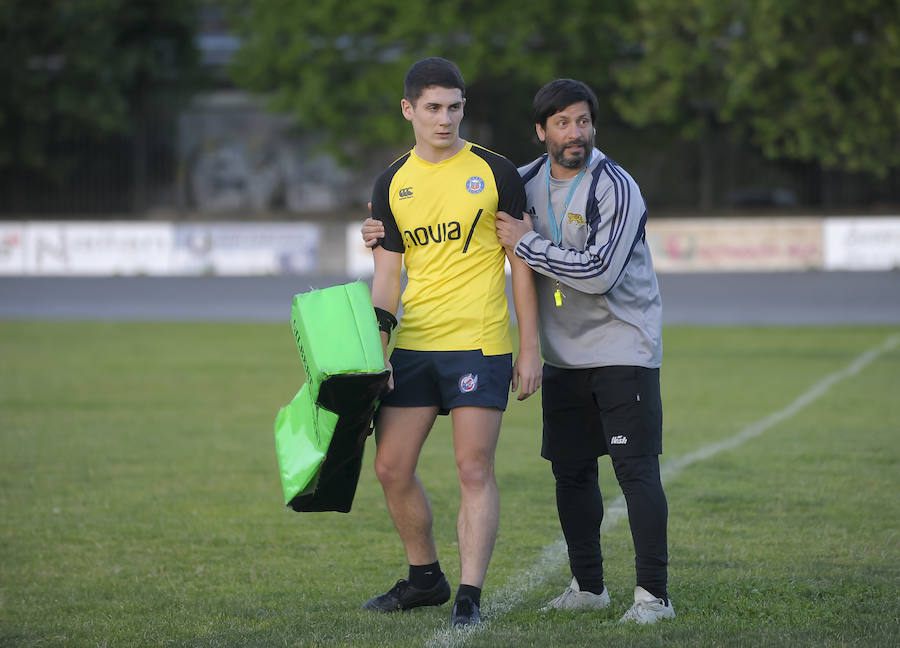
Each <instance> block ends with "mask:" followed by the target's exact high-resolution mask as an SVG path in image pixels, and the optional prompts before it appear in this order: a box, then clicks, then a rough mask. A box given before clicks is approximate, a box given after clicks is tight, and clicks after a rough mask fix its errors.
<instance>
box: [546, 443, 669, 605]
mask: <svg viewBox="0 0 900 648" xmlns="http://www.w3.org/2000/svg"><path fill="white" fill-rule="evenodd" d="M612 464H613V469H614V470H615V473H616V478H617V479H618V480H619V486H620V487H621V488H622V492H623V493H624V495H625V502H626V505H627V506H628V523H629V525H630V526H631V538H632V540H633V542H634V554H635V559H634V565H635V571H636V575H637V579H636V582H637V584H638V585H640V586H641V587H643V588H644V589H646V590H647V591H648V592H650V593H651V594H653V595H654V596H658V597H660V598H668V592H667V591H666V579H667V565H668V562H669V561H668V553H667V541H666V523H667V518H668V514H669V508H668V504H667V503H666V495H665V493H664V492H663V488H662V481H661V480H660V476H659V458H658V457H657V456H656V455H646V456H640V457H621V458H618V459H613V460H612ZM552 466H553V475H554V477H555V478H556V507H557V511H558V512H559V522H560V524H561V525H562V530H563V535H564V536H565V538H566V543H567V544H568V546H569V565H570V566H571V569H572V575H573V576H575V578H576V579H577V580H578V584H579V586H580V587H581V589H582V590H586V591H590V592H594V593H600V591H601V589H602V587H603V553H602V552H601V549H600V523H601V522H602V521H603V497H602V495H601V494H600V487H599V485H598V483H597V460H596V459H594V458H591V459H586V460H583V461H554V462H552Z"/></svg>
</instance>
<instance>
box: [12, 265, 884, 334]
mask: <svg viewBox="0 0 900 648" xmlns="http://www.w3.org/2000/svg"><path fill="white" fill-rule="evenodd" d="M352 280H353V279H352V278H348V277H340V276H324V275H311V276H278V277H165V278H161V277H127V278H126V277H104V278H85V277H77V278H61V277H4V278H0V319H7V320H9V319H18V320H26V319H27V320H32V319H33V320H104V321H110V320H122V321H220V322H221V321H234V322H287V321H288V320H289V318H290V309H291V300H292V297H293V295H295V294H296V293H300V292H305V291H308V290H311V289H314V288H325V287H327V286H333V285H336V284H340V283H346V282H348V281H352ZM659 282H660V291H661V293H662V299H663V322H664V324H666V325H677V324H688V325H700V326H727V325H787V326H791V325H794V326H801V325H838V324H847V325H855V324H868V325H874V324H881V325H891V324H900V272H897V271H894V272H791V273H732V274H661V275H659ZM507 291H508V286H507ZM539 297H540V296H539Z"/></svg>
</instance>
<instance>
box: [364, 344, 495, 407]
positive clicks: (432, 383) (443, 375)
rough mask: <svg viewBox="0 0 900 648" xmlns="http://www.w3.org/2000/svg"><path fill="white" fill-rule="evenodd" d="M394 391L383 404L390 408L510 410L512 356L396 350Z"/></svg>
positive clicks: (393, 362)
mask: <svg viewBox="0 0 900 648" xmlns="http://www.w3.org/2000/svg"><path fill="white" fill-rule="evenodd" d="M391 366H392V367H393V369H394V391H392V392H391V393H390V394H388V395H387V396H386V397H385V398H384V399H383V400H382V401H381V404H382V405H386V406H389V407H423V406H432V405H437V407H438V409H439V413H440V414H449V413H450V410H451V409H453V408H454V407H469V406H474V407H496V408H497V409H500V410H505V409H506V404H507V400H508V399H509V383H510V380H512V354H511V353H504V354H501V355H492V356H486V355H484V354H483V353H482V352H481V351H480V350H475V351H411V350H409V349H394V351H393V353H391Z"/></svg>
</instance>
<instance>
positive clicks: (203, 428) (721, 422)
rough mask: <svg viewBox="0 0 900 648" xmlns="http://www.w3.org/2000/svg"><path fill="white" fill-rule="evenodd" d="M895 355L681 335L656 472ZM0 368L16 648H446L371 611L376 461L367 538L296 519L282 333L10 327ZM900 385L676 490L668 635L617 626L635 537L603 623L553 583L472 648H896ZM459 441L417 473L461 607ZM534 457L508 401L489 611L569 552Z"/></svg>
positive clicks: (878, 335) (428, 621) (531, 420)
mask: <svg viewBox="0 0 900 648" xmlns="http://www.w3.org/2000/svg"><path fill="white" fill-rule="evenodd" d="M896 333H897V331H896V329H887V328H874V327H873V328H824V327H819V328H669V329H666V331H665V345H666V350H665V361H664V368H663V378H662V380H663V399H664V408H665V435H664V445H665V454H664V455H663V457H662V460H663V462H664V463H665V462H666V461H667V460H671V459H674V458H676V457H678V456H682V455H685V454H687V453H689V452H691V451H693V450H695V449H697V448H699V447H701V446H704V445H706V444H709V443H712V442H714V441H717V440H721V439H725V438H728V437H731V436H732V435H734V434H736V433H737V432H739V431H740V430H741V429H743V428H744V427H745V426H747V425H749V424H751V423H753V422H754V421H758V420H760V419H763V418H764V417H766V416H767V415H769V414H771V413H772V412H775V411H778V410H780V409H783V408H784V407H786V406H787V405H789V404H790V403H791V402H793V401H794V399H796V398H797V397H798V396H799V395H801V394H802V393H804V392H806V391H807V390H809V389H810V388H811V387H812V386H813V385H814V384H816V383H817V382H818V381H820V380H821V379H822V378H823V377H824V376H826V375H828V374H830V373H833V372H835V371H839V370H841V369H843V368H844V367H846V366H847V365H848V364H849V363H850V362H852V361H853V359H855V358H856V357H858V356H859V355H860V354H861V353H862V352H864V351H865V350H867V349H869V348H873V347H876V346H878V345H880V344H881V343H882V342H883V341H884V340H885V339H886V338H887V337H888V336H890V335H892V334H896ZM0 361H2V371H0V510H2V515H3V518H2V520H3V524H2V528H0V547H2V554H0V645H3V646H138V645H141V646H422V645H424V644H426V643H427V642H429V640H433V639H434V638H435V637H439V638H440V637H441V636H443V635H441V634H440V633H441V632H442V631H443V630H444V629H445V627H446V625H447V620H448V617H449V607H448V606H444V607H442V608H440V609H427V610H418V611H414V612H411V613H404V614H400V615H391V616H380V615H372V614H369V613H364V612H362V611H360V610H359V609H358V607H359V604H360V603H361V602H362V601H363V600H365V599H366V598H368V597H369V596H371V595H373V594H375V593H378V592H380V591H383V590H384V589H386V588H387V587H389V586H390V585H392V584H393V582H394V581H395V580H396V579H397V578H399V577H401V576H403V575H405V558H404V555H403V551H402V548H401V546H400V543H399V540H398V539H397V537H396V533H395V532H394V529H393V526H392V524H391V521H390V517H389V515H388V513H387V509H386V507H385V504H384V500H383V497H382V494H381V490H380V487H379V485H378V483H377V481H376V479H375V477H374V474H373V470H372V466H371V459H372V450H373V448H374V446H373V445H372V441H371V440H370V441H369V446H368V450H367V456H366V459H365V462H364V467H363V474H362V476H361V479H360V485H359V489H358V491H357V497H356V500H355V502H354V507H353V511H352V512H351V513H350V514H348V515H343V514H339V513H305V514H298V513H293V512H292V511H290V510H289V509H287V508H285V507H284V505H283V500H282V494H281V488H280V484H279V481H278V472H277V466H276V461H275V453H274V442H273V438H272V423H273V420H274V416H275V413H276V412H277V410H278V408H279V407H281V406H282V405H284V404H286V403H287V402H288V401H289V400H290V399H291V398H292V397H293V395H294V393H296V391H297V389H298V388H299V386H300V384H301V382H302V380H303V372H302V368H301V365H300V362H299V359H298V358H297V354H296V350H295V347H294V343H293V340H292V337H291V333H290V329H289V326H288V325H287V324H284V325H278V326H276V325H231V324H130V323H129V324H118V323H107V324H103V323H30V322H0ZM898 385H900V349H898V348H895V349H893V350H891V351H888V352H886V353H884V354H882V355H881V356H879V357H878V358H877V359H876V360H875V361H874V362H872V363H871V364H870V365H868V366H867V367H866V368H865V369H863V371H862V372H861V373H859V374H858V375H855V376H851V377H848V378H847V379H845V380H843V381H841V382H839V383H838V384H836V385H835V386H833V387H832V388H831V389H830V390H829V391H828V392H827V393H826V394H825V395H824V396H823V397H822V398H820V399H818V400H816V401H815V402H814V403H812V404H811V405H809V406H808V407H807V408H805V409H803V410H802V411H800V412H798V413H797V414H796V415H794V416H793V417H791V418H790V419H788V420H785V421H783V422H781V423H779V424H777V425H776V426H774V427H773V428H772V429H770V430H768V431H767V432H765V433H764V434H763V435H761V436H760V437H758V438H755V439H752V440H750V441H748V442H747V443H746V444H744V445H741V446H740V447H737V448H734V449H732V450H728V451H725V452H722V453H721V454H718V455H716V456H714V457H711V458H709V459H707V460H704V461H701V462H698V463H695V464H692V465H691V466H689V467H688V468H687V469H685V470H684V471H683V472H682V473H680V474H678V475H676V476H675V477H674V478H673V479H671V480H670V481H669V482H668V483H667V486H666V490H667V495H668V499H669V507H670V518H669V539H670V555H671V565H670V594H671V596H672V599H673V602H674V604H675V608H676V611H677V612H678V618H677V619H675V620H674V621H671V622H666V623H662V624H658V625H656V626H652V627H635V626H621V625H619V624H617V623H615V620H616V619H617V618H618V616H620V615H621V614H622V613H623V612H624V610H625V609H626V608H627V606H628V604H629V599H630V596H631V590H632V588H633V553H632V548H631V539H630V535H629V532H628V525H627V522H626V521H624V520H623V521H621V522H620V523H619V524H617V525H615V526H614V527H613V528H612V529H611V530H610V531H609V532H607V533H605V534H604V537H603V542H604V550H605V556H606V576H607V583H608V586H609V588H610V591H611V593H612V597H613V604H612V606H611V607H610V609H608V610H605V611H602V612H599V613H594V614H588V615H585V614H576V613H549V614H547V613H540V612H538V611H537V610H538V608H539V607H540V606H541V605H542V604H543V602H545V601H546V599H548V598H550V597H552V596H554V595H556V594H558V593H559V592H560V591H561V590H562V589H563V588H564V587H565V585H566V584H567V583H568V580H569V575H568V569H567V567H566V565H565V564H564V563H563V562H560V563H558V564H557V565H555V566H553V567H552V568H551V569H550V572H549V574H548V578H547V579H546V580H545V581H543V582H538V583H536V584H535V585H534V586H532V587H530V588H527V589H525V590H523V591H522V592H521V596H522V600H521V602H520V603H518V604H516V605H513V606H512V607H511V609H510V610H509V612H508V613H505V614H502V615H499V616H496V617H495V618H490V617H489V616H488V617H487V620H488V621H489V623H488V624H487V625H486V626H485V627H484V628H483V629H482V630H481V631H479V632H478V633H476V634H473V635H471V636H468V641H467V642H466V643H465V645H468V646H509V645H516V646H518V647H525V646H582V645H584V646H586V645H605V646H662V645H667V646H672V645H684V646H688V645H689V646H735V645H738V646H741V645H746V646H783V645H791V646H848V645H859V646H867V645H898V644H900V616H898V609H900V607H898V604H897V600H898V594H900V540H898V527H900V522H898V520H900V499H898V497H897V494H896V492H897V486H898V480H897V474H898V459H900V443H898V433H900V399H898V398H897V394H898ZM447 423H448V422H447V421H446V420H444V419H442V420H441V422H440V424H439V425H438V426H437V427H436V429H435V430H434V432H433V433H432V438H431V439H429V442H428V443H427V444H426V447H425V450H424V452H423V455H422V460H421V464H420V468H421V470H420V472H421V474H422V477H423V480H424V482H425V484H426V486H427V488H428V489H429V493H430V495H431V499H432V504H433V506H434V510H435V518H436V520H435V533H436V537H437V542H438V549H439V553H440V557H441V561H442V566H443V567H444V569H445V571H446V572H447V574H448V576H449V578H450V580H451V582H452V583H454V584H456V583H457V582H458V574H459V566H458V561H457V556H456V537H455V535H456V532H455V517H456V507H457V503H458V486H457V480H456V475H455V467H454V465H453V459H452V449H451V440H450V434H449V426H448V425H447ZM539 450H540V403H539V400H538V398H537V397H534V398H532V399H529V400H528V401H526V402H524V403H518V402H512V403H511V406H510V409H509V411H508V413H507V415H506V417H505V419H504V426H503V432H502V435H501V441H500V447H499V450H498V457H497V473H498V481H499V485H500V490H501V506H502V512H501V523H500V532H499V537H498V542H497V548H496V550H495V553H494V558H493V561H492V563H491V568H490V571H489V574H488V581H487V583H486V589H485V594H484V602H485V607H486V610H490V609H491V605H492V601H491V596H492V594H494V595H496V594H497V593H498V592H501V591H503V588H504V587H505V586H506V585H507V584H508V583H510V582H513V581H515V579H516V577H517V575H520V574H521V573H522V572H524V571H527V570H529V569H531V568H532V567H533V566H534V564H535V561H537V560H538V558H539V556H540V555H541V551H542V548H543V547H545V546H546V545H548V544H551V543H553V542H555V541H557V540H559V538H560V532H559V526H558V521H557V519H556V512H555V505H554V495H553V480H552V476H551V475H550V470H549V466H548V465H547V463H546V462H544V461H543V460H542V459H541V458H540V457H539ZM601 487H602V489H603V492H604V494H605V496H606V498H607V501H608V502H611V501H612V500H613V499H614V498H616V497H617V496H618V495H619V490H618V487H617V486H616V484H615V480H614V477H613V475H612V470H611V468H610V466H609V462H608V460H606V459H603V460H601ZM494 603H495V604H496V603H497V602H496V601H495V602H494ZM451 639H452V641H455V642H456V644H455V645H460V644H461V643H463V642H462V641H461V640H459V639H457V638H453V637H451Z"/></svg>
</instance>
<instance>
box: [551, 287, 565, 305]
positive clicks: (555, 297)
mask: <svg viewBox="0 0 900 648" xmlns="http://www.w3.org/2000/svg"><path fill="white" fill-rule="evenodd" d="M562 298H563V294H562V292H561V291H560V289H559V288H557V289H556V290H555V291H554V292H553V301H554V302H556V307H557V308H559V307H560V306H562Z"/></svg>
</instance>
